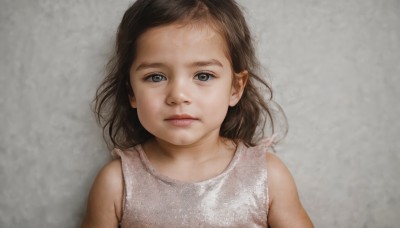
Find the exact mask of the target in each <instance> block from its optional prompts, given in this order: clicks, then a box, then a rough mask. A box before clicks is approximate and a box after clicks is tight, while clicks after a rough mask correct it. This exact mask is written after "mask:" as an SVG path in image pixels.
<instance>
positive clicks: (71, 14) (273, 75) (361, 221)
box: [0, 0, 400, 227]
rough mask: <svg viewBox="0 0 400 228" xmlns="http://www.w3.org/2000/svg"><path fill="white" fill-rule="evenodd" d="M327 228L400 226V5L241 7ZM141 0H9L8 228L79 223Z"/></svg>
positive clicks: (3, 167) (286, 150)
mask: <svg viewBox="0 0 400 228" xmlns="http://www.w3.org/2000/svg"><path fill="white" fill-rule="evenodd" d="M239 2H240V3H241V4H242V5H243V6H244V7H245V9H246V14H247V18H248V21H249V23H250V24H251V27H252V28H253V32H254V35H255V39H256V41H257V50H258V55H259V57H260V60H261V61H262V63H263V64H264V66H265V68H266V71H268V72H269V75H270V80H271V81H272V85H273V88H274V89H275V92H276V99H277V101H278V102H279V103H280V104H281V105H282V107H283V108H284V110H285V111H286V114H287V117H288V119H289V124H290V125H289V126H290V131H289V134H288V136H287V138H286V139H285V141H283V142H282V143H281V144H280V145H279V146H278V148H277V149H278V155H279V156H280V157H281V158H282V159H283V160H284V161H285V163H286V164H287V165H288V167H289V169H290V170H291V171H292V173H293V176H294V178H295V180H296V182H297V186H298V189H299V193H300V196H301V199H302V202H303V204H304V207H305V208H306V209H307V211H308V213H309V215H310V217H311V218H312V220H313V222H314V224H315V226H316V227H399V225H398V224H400V182H399V180H400V179H399V177H398V176H399V174H400V172H399V171H400V168H399V160H400V155H399V153H398V152H399V149H400V140H399V139H398V138H399V136H400V121H398V117H399V116H400V105H399V101H398V99H399V98H400V89H398V85H399V84H400V64H399V63H400V61H399V60H400V1H398V0H336V1H329V0H321V1H316V0H301V1H298V0H267V1H266V0H241V1H239ZM130 3H131V1H128V0H124V1H118V2H117V1H112V0H87V1H59V0H57V1H54V0H1V3H0V35H1V39H0V53H1V56H0V61H1V62H0V69H1V71H0V73H1V77H0V108H1V109H0V110H1V112H0V129H1V131H0V227H77V226H78V224H80V222H81V219H82V217H83V215H84V211H85V203H86V199H87V194H88V191H89V188H90V186H91V184H92V181H93V179H94V177H95V175H96V173H97V171H98V170H99V169H100V168H101V167H102V166H103V165H104V164H105V163H106V161H107V160H108V159H109V158H110V157H109V152H108V149H107V147H106V146H105V144H104V142H103V140H102V137H101V130H100V128H99V127H98V126H97V125H96V122H95V120H94V117H93V114H92V113H91V111H90V101H91V99H92V98H93V95H94V92H95V89H96V87H97V85H98V84H99V82H100V80H101V78H102V76H104V65H105V64H106V62H107V58H108V57H109V56H110V53H111V50H112V49H111V48H112V45H113V39H114V34H115V32H116V27H117V25H118V23H119V21H120V19H121V17H122V14H123V12H124V10H125V9H126V8H127V7H128V6H129V5H130Z"/></svg>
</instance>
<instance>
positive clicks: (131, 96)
mask: <svg viewBox="0 0 400 228" xmlns="http://www.w3.org/2000/svg"><path fill="white" fill-rule="evenodd" d="M129 103H130V104H131V107H132V108H137V104H136V98H135V96H134V95H129Z"/></svg>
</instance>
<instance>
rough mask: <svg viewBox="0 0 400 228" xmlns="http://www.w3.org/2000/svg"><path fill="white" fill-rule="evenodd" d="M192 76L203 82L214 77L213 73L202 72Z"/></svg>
mask: <svg viewBox="0 0 400 228" xmlns="http://www.w3.org/2000/svg"><path fill="white" fill-rule="evenodd" d="M194 78H195V79H197V80H199V81H202V82H205V81H208V80H210V79H212V78H214V75H212V74H209V73H204V72H202V73H198V74H196V76H194Z"/></svg>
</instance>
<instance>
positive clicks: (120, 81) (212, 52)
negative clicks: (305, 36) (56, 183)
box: [83, 0, 312, 228]
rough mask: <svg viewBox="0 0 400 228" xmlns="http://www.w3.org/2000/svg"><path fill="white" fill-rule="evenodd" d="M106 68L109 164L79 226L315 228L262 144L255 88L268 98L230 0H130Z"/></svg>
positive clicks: (100, 110)
mask: <svg viewBox="0 0 400 228" xmlns="http://www.w3.org/2000/svg"><path fill="white" fill-rule="evenodd" d="M110 66H111V68H110V69H111V71H110V73H109V75H108V76H107V78H106V79H105V81H104V82H103V84H102V85H101V87H100V88H99V89H98V91H97V96H96V100H95V101H96V112H97V114H98V118H99V120H100V121H101V122H103V124H104V125H103V127H104V128H107V129H108V133H109V137H110V139H111V141H112V143H113V146H114V147H115V148H116V149H114V151H113V154H114V156H116V157H117V159H115V160H114V161H112V162H110V163H109V164H108V165H106V166H105V167H104V168H103V169H102V171H101V172H100V173H99V174H98V176H97V178H96V180H95V182H94V184H93V187H92V190H91V192H90V196H89V200H88V209H87V215H86V217H85V220H84V224H83V227H117V226H118V225H121V226H122V227H171V228H172V227H174V228H175V227H268V226H270V227H312V224H311V221H310V219H309V218H308V216H307V214H306V212H305V211H304V209H303V207H302V206H301V203H300V201H299V197H298V194H297V190H296V187H295V184H294V182H293V179H292V177H291V175H290V173H289V171H288V170H287V168H286V167H285V165H284V164H283V163H282V162H281V161H280V160H279V159H278V158H277V157H276V156H275V155H274V154H272V153H269V152H268V151H269V150H270V149H271V142H272V140H263V141H259V137H258V136H260V135H262V132H263V126H264V125H265V123H268V125H269V126H270V127H271V128H273V127H274V125H273V121H272V120H273V118H272V114H273V113H272V112H271V111H270V107H269V105H268V104H267V102H266V101H264V100H263V97H262V95H261V94H260V92H259V91H258V89H257V87H256V83H259V84H260V85H261V86H264V87H265V88H266V89H267V90H268V91H269V92H270V95H271V97H272V93H271V90H270V88H269V87H268V85H267V83H265V82H264V81H263V79H262V78H260V77H259V76H257V74H256V71H257V61H256V58H255V54H254V49H253V45H252V40H251V37H250V33H249V30H248V27H247V24H246V21H245V19H244V18H243V14H242V12H241V10H240V8H239V7H238V5H237V4H236V3H235V2H234V0H223V1H222V0H168V1H167V0H138V1H136V2H135V3H134V4H133V5H132V6H131V7H130V8H129V9H128V10H127V11H126V13H125V15H124V17H123V19H122V22H121V24H120V26H119V30H118V35H117V42H116V53H115V57H114V58H113V59H112V61H111V62H110ZM257 142H258V143H257ZM257 144H258V145H257Z"/></svg>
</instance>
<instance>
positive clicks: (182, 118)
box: [165, 114, 198, 127]
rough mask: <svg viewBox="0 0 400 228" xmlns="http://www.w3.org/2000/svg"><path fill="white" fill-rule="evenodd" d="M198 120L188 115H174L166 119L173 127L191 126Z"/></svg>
mask: <svg viewBox="0 0 400 228" xmlns="http://www.w3.org/2000/svg"><path fill="white" fill-rule="evenodd" d="M196 120H198V118H196V117H193V116H191V115H187V114H181V115H172V116H169V117H168V118H166V119H165V121H166V122H167V123H169V124H171V125H173V126H177V127H186V126H189V125H191V124H192V123H193V122H194V121H196Z"/></svg>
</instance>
